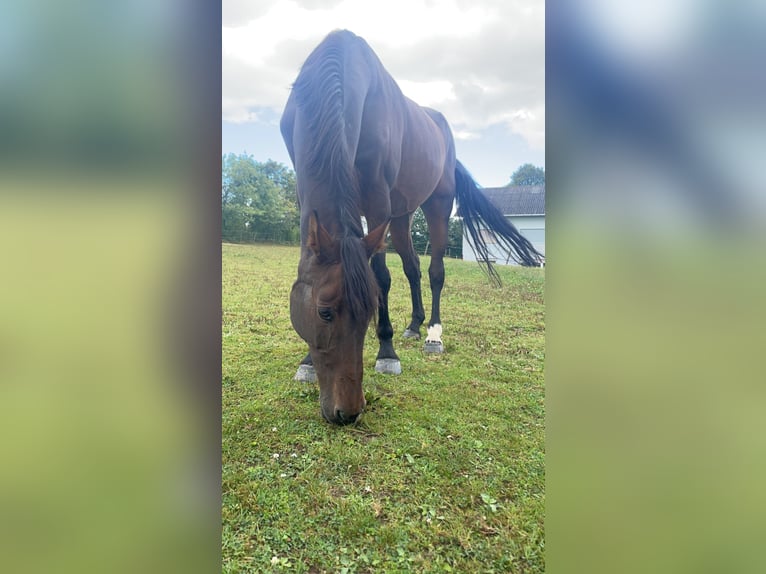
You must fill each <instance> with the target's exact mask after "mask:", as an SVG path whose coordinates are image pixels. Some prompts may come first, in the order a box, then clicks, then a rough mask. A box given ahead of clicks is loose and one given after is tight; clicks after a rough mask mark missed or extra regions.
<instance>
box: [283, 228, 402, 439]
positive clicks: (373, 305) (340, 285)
mask: <svg viewBox="0 0 766 574" xmlns="http://www.w3.org/2000/svg"><path fill="white" fill-rule="evenodd" d="M387 230H388V225H387V224H384V225H381V226H379V227H378V228H376V229H374V230H373V231H371V232H370V233H369V234H368V235H366V236H365V237H363V238H359V237H346V238H344V239H336V238H334V237H332V236H331V235H330V233H329V232H328V231H327V230H326V229H325V228H324V227H323V226H322V225H321V224H320V223H319V220H318V216H317V214H316V213H312V214H311V215H310V216H309V221H308V234H307V238H306V245H305V249H304V251H303V253H302V254H301V262H300V264H299V266H298V279H297V280H296V281H295V283H294V284H293V288H292V292H291V293H290V320H291V321H292V324H293V327H294V328H295V331H296V332H297V333H298V335H300V337H301V338H302V339H303V340H304V341H306V343H308V345H309V350H310V353H311V359H312V362H313V364H314V369H315V370H316V375H317V379H318V381H319V401H320V404H321V407H322V415H323V416H324V418H325V419H327V420H328V421H330V422H333V423H337V424H346V423H351V422H354V421H355V420H356V419H357V418H358V416H359V415H360V414H361V412H362V410H363V409H364V407H365V404H366V402H365V399H364V393H363V391H362V351H363V347H364V337H365V334H366V332H367V327H368V326H369V324H370V319H372V317H373V314H374V312H375V310H376V309H377V303H378V299H377V283H376V281H375V277H374V275H373V273H372V271H371V269H370V266H369V258H370V257H371V256H372V255H373V254H374V253H375V252H377V251H379V250H381V249H383V248H384V247H385V237H386V232H387Z"/></svg>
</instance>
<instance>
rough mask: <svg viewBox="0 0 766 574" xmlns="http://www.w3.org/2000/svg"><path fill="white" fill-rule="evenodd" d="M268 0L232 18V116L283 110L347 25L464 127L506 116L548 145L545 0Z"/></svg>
mask: <svg viewBox="0 0 766 574" xmlns="http://www.w3.org/2000/svg"><path fill="white" fill-rule="evenodd" d="M227 2H228V0H227ZM266 6H267V8H266V9H262V10H261V12H260V14H258V15H257V17H255V18H253V19H251V20H249V21H248V22H246V23H245V24H244V25H242V26H239V27H225V28H224V31H223V51H224V62H223V66H224V100H225V102H228V103H226V104H225V105H224V108H225V112H226V110H228V113H229V117H232V118H240V119H241V121H259V114H258V113H252V112H257V109H256V108H258V107H260V106H262V107H265V108H269V109H271V110H281V109H282V107H283V106H284V103H285V101H286V99H287V95H288V90H289V86H290V84H291V83H292V82H293V81H294V80H295V77H296V75H297V73H298V70H299V69H300V66H301V64H302V63H303V61H304V60H305V58H306V57H307V56H308V54H309V52H310V51H311V50H312V49H313V48H314V47H315V46H316V45H317V44H318V43H319V42H320V41H321V39H322V38H323V37H324V36H325V35H326V34H327V33H328V32H330V31H331V30H333V29H337V28H348V29H350V30H352V31H353V32H355V33H357V34H359V35H360V36H362V37H364V38H365V39H366V40H367V41H368V43H369V44H370V45H371V46H372V48H373V49H374V50H375V52H376V53H377V54H378V56H379V57H380V59H381V61H382V62H383V65H384V66H386V68H387V69H388V70H389V72H390V73H391V75H392V76H393V77H394V78H395V79H396V80H397V82H398V83H399V85H400V86H401V87H402V90H403V91H404V93H405V94H406V95H408V96H409V97H411V98H412V99H414V100H415V101H417V102H418V103H420V104H422V105H427V106H432V107H435V108H437V109H439V110H440V111H441V112H442V113H444V115H445V116H446V117H447V119H448V121H449V122H450V124H451V125H452V127H453V129H454V131H455V132H456V133H459V134H461V137H473V136H475V135H476V134H478V133H479V132H480V131H481V130H483V129H486V128H487V127H489V126H493V125H504V126H506V127H507V128H508V129H509V130H511V131H512V132H514V133H517V134H519V135H521V136H523V137H524V139H525V140H526V141H527V142H528V143H529V145H530V146H532V147H534V148H537V149H542V148H543V147H544V144H545V63H544V62H545V39H544V27H545V14H544V4H543V3H542V2H537V1H533V0H509V1H505V0H474V1H471V2H469V1H467V0H452V1H449V0H446V1H440V0H389V1H388V2H385V3H383V2H375V3H370V2H364V1H360V0H327V1H321V0H312V1H303V2H293V1H289V0H273V1H272V2H269V3H267V4H266ZM242 10H244V8H242ZM232 13H234V12H232ZM250 14H252V12H251V13H250ZM404 14H406V17H403V15H404ZM243 17H244V16H243ZM226 21H227V20H225V22H226ZM285 22H289V25H286V24H285ZM245 109H247V110H249V113H245V112H243V111H242V110H245ZM248 118H249V119H248ZM469 134H470V135H469Z"/></svg>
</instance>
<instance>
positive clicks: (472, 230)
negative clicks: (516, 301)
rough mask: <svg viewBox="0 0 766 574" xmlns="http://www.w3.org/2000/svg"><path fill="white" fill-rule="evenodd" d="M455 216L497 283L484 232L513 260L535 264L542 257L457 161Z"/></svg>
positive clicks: (542, 259) (497, 279)
mask: <svg viewBox="0 0 766 574" xmlns="http://www.w3.org/2000/svg"><path fill="white" fill-rule="evenodd" d="M455 185H456V192H455V193H456V196H457V205H458V215H459V216H461V217H462V218H463V226H464V227H465V229H466V231H467V232H468V233H467V234H466V239H467V241H468V244H469V245H470V246H471V247H472V248H473V251H474V253H476V259H477V260H478V261H480V262H482V263H484V264H485V265H486V268H487V273H488V274H489V276H490V278H491V279H492V280H494V281H495V282H497V283H500V277H499V276H498V274H497V271H495V269H494V267H493V266H492V262H491V261H490V256H489V249H488V248H487V237H486V235H485V233H488V234H489V235H490V236H491V237H492V239H494V241H495V243H496V244H497V245H499V246H500V247H501V248H502V249H503V250H504V251H505V252H506V254H508V255H509V256H510V257H511V258H512V259H513V260H514V261H516V262H517V263H520V264H521V265H525V266H528V267H539V266H540V265H541V264H542V263H543V261H544V260H545V257H544V256H543V255H542V254H541V253H539V252H538V251H537V249H535V248H534V247H533V246H532V244H531V243H530V242H529V240H528V239H527V238H526V237H524V236H523V235H522V234H521V233H519V230H518V229H516V227H515V226H514V225H513V224H512V223H511V222H510V221H508V219H506V217H505V216H504V215H503V214H502V213H501V212H500V210H499V209H497V208H496V207H495V206H494V205H492V203H491V202H490V201H489V199H487V196H486V195H484V193H482V191H481V189H479V186H478V185H477V183H476V182H475V181H474V179H473V178H472V177H471V174H470V173H468V170H467V169H466V168H465V166H463V164H462V163H460V162H459V161H458V162H457V164H456V166H455Z"/></svg>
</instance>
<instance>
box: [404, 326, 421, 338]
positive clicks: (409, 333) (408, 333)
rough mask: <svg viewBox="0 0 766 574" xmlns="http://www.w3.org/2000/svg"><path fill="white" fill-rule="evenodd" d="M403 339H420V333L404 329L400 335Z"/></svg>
mask: <svg viewBox="0 0 766 574" xmlns="http://www.w3.org/2000/svg"><path fill="white" fill-rule="evenodd" d="M402 336H403V337H404V338H405V339H415V340H417V339H420V333H418V332H417V331H413V330H412V329H407V330H405V331H404V335H402Z"/></svg>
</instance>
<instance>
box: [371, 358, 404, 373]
mask: <svg viewBox="0 0 766 574" xmlns="http://www.w3.org/2000/svg"><path fill="white" fill-rule="evenodd" d="M375 371H376V372H378V373H383V374H384V375H401V374H402V363H401V362H400V361H399V360H397V359H378V360H377V361H375Z"/></svg>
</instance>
